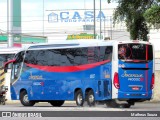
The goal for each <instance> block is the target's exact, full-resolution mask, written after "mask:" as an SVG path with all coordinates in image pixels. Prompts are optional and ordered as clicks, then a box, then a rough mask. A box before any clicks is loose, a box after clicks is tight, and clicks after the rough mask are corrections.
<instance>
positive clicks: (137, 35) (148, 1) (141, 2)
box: [108, 0, 157, 41]
mask: <svg viewBox="0 0 160 120" xmlns="http://www.w3.org/2000/svg"><path fill="white" fill-rule="evenodd" d="M111 1H117V2H118V7H117V8H116V10H115V12H114V15H113V21H114V24H115V23H117V22H121V21H125V23H126V26H127V30H128V31H129V32H130V36H131V39H143V40H144V41H147V34H148V27H147V22H146V19H145V18H144V13H145V11H146V10H147V9H148V8H150V7H151V5H152V4H156V3H157V1H155V0H108V2H111Z"/></svg>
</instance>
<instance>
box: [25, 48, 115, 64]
mask: <svg viewBox="0 0 160 120" xmlns="http://www.w3.org/2000/svg"><path fill="white" fill-rule="evenodd" d="M104 60H112V47H110V46H109V47H104V46H103V47H89V48H87V47H84V48H67V49H49V50H35V51H33V50H30V51H27V52H26V58H25V62H26V63H30V64H38V65H45V66H76V65H83V64H89V63H95V62H100V61H104Z"/></svg>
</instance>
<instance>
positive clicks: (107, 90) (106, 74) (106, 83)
mask: <svg viewBox="0 0 160 120" xmlns="http://www.w3.org/2000/svg"><path fill="white" fill-rule="evenodd" d="M112 49H113V47H112V46H105V47H101V49H100V59H101V58H103V61H106V63H105V64H104V65H103V66H102V68H101V78H102V81H98V89H99V88H100V87H101V88H102V90H103V92H102V93H103V97H105V98H106V99H110V98H111V85H112V82H111V75H112V69H111V68H112ZM102 56H103V57H102ZM99 95H100V94H99Z"/></svg>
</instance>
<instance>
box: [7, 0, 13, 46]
mask: <svg viewBox="0 0 160 120" xmlns="http://www.w3.org/2000/svg"><path fill="white" fill-rule="evenodd" d="M12 4H13V1H12V0H7V35H8V45H7V47H13V36H12V19H11V17H12V16H13V15H12V7H13V6H12Z"/></svg>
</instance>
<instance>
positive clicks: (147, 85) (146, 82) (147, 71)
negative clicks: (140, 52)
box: [145, 45, 148, 96]
mask: <svg viewBox="0 0 160 120" xmlns="http://www.w3.org/2000/svg"><path fill="white" fill-rule="evenodd" d="M147 60H148V45H146V61H147ZM146 68H148V63H146ZM145 74H146V96H148V70H146V73H145Z"/></svg>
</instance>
